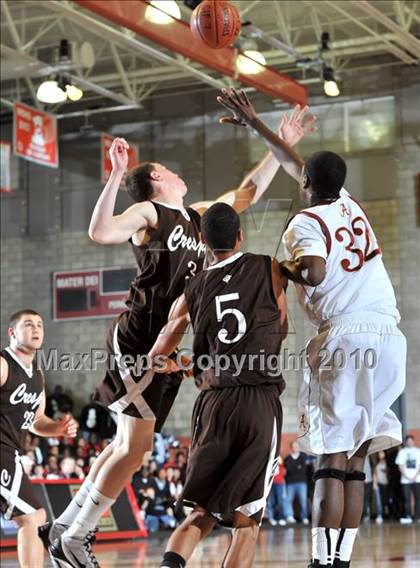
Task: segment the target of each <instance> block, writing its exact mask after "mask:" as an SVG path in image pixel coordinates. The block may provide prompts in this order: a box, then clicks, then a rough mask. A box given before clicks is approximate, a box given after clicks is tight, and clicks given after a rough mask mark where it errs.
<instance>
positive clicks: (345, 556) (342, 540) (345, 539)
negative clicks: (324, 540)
mask: <svg viewBox="0 0 420 568" xmlns="http://www.w3.org/2000/svg"><path fill="white" fill-rule="evenodd" d="M358 530H359V529H340V534H339V536H338V542H337V548H336V551H335V557H336V558H337V559H338V560H342V561H344V562H349V561H350V559H351V554H352V552H353V546H354V541H355V540H356V536H357V531H358Z"/></svg>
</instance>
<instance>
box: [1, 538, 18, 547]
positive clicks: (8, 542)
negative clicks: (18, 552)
mask: <svg viewBox="0 0 420 568" xmlns="http://www.w3.org/2000/svg"><path fill="white" fill-rule="evenodd" d="M15 546H17V540H16V539H15V538H4V539H3V540H2V541H1V542H0V548H6V547H8V548H9V547H10V548H12V547H15Z"/></svg>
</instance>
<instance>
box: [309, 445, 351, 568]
mask: <svg viewBox="0 0 420 568" xmlns="http://www.w3.org/2000/svg"><path fill="white" fill-rule="evenodd" d="M346 466H347V457H346V454H345V453H344V452H340V453H336V454H328V455H324V456H322V457H321V459H320V464H319V468H318V470H317V471H316V472H315V474H314V481H315V490H314V498H313V505H312V566H313V567H314V568H317V567H320V568H327V567H331V565H332V562H333V560H334V556H335V548H336V545H337V540H338V534H339V528H340V525H341V520H342V517H343V511H344V481H345V477H346Z"/></svg>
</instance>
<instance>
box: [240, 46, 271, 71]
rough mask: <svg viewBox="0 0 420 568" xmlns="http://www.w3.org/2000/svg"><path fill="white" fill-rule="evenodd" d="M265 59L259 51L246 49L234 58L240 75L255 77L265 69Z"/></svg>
mask: <svg viewBox="0 0 420 568" xmlns="http://www.w3.org/2000/svg"><path fill="white" fill-rule="evenodd" d="M265 64H266V61H265V57H264V55H263V54H262V53H260V52H259V51H256V50H254V49H247V50H245V51H244V52H243V54H242V53H241V54H240V55H238V57H237V58H236V68H237V70H238V71H239V73H242V75H257V74H258V73H262V72H263V71H264V70H265V68H264V66H265Z"/></svg>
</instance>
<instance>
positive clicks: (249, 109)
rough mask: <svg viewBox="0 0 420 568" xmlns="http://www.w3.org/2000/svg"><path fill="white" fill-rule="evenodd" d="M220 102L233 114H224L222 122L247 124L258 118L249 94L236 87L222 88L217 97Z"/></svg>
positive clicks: (239, 124)
mask: <svg viewBox="0 0 420 568" xmlns="http://www.w3.org/2000/svg"><path fill="white" fill-rule="evenodd" d="M217 100H218V102H219V103H220V104H221V105H222V106H224V107H225V108H226V109H227V110H229V111H230V112H231V113H232V116H223V117H222V118H220V119H219V122H220V123H221V124H235V125H237V126H247V125H249V124H251V123H252V122H253V121H254V120H255V119H256V118H257V113H256V112H255V109H254V107H253V106H252V103H251V101H250V100H249V98H248V96H247V94H246V93H245V92H244V91H237V90H236V89H222V91H221V94H220V95H219V96H218V97H217Z"/></svg>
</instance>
